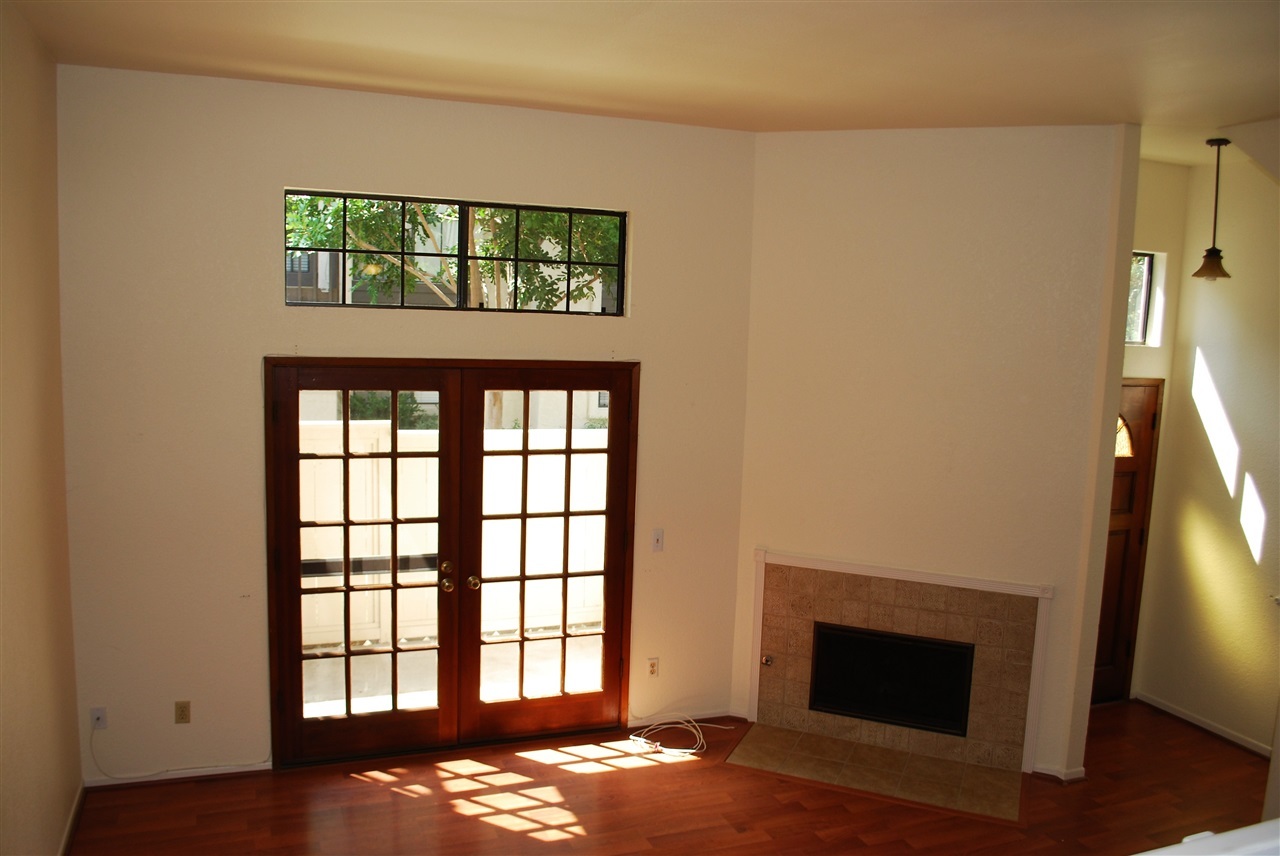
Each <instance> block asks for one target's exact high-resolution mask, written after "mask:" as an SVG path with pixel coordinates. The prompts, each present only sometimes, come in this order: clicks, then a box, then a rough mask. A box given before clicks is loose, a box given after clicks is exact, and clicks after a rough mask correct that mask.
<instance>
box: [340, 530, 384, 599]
mask: <svg viewBox="0 0 1280 856" xmlns="http://www.w3.org/2000/svg"><path fill="white" fill-rule="evenodd" d="M350 532H351V585H353V586H372V585H389V584H390V583H391V526H390V524H387V523H381V524H377V525H373V526H352V527H350Z"/></svg>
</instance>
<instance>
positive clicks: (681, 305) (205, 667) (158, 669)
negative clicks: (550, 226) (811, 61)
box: [59, 67, 752, 780]
mask: <svg viewBox="0 0 1280 856" xmlns="http://www.w3.org/2000/svg"><path fill="white" fill-rule="evenodd" d="M59 86H60V92H59V105H60V115H59V120H60V123H61V127H60V158H61V162H60V182H61V185H60V186H61V191H60V193H61V205H62V208H61V211H62V220H61V224H62V225H61V228H62V263H63V270H62V289H63V332H64V339H63V341H64V360H65V389H66V401H67V449H68V453H67V454H68V480H69V495H70V519H71V530H72V537H71V559H72V580H73V589H74V597H75V606H76V638H77V645H76V655H77V665H78V669H79V674H80V681H79V690H80V707H81V708H82V709H83V708H87V707H89V706H91V705H104V706H106V707H108V709H109V716H110V722H111V725H110V728H109V729H108V730H107V731H105V732H100V733H99V740H98V743H97V749H98V758H99V759H101V761H102V765H103V768H105V769H104V770H100V769H98V768H97V767H96V766H95V764H94V762H93V759H92V758H90V757H89V756H88V755H85V757H84V769H85V775H86V778H88V779H89V780H98V779H101V777H102V776H103V774H104V772H106V773H111V774H114V775H121V774H138V773H154V772H159V771H163V770H167V769H173V768H179V767H189V766H194V765H218V766H234V765H239V764H255V763H259V762H262V761H264V760H265V759H266V758H267V755H268V749H269V711H268V697H267V689H268V671H267V622H266V603H265V599H264V598H265V592H266V587H265V578H266V568H265V559H264V552H265V550H264V539H265V535H264V511H263V501H264V499H263V493H264V487H263V451H262V434H263V428H262V424H263V416H262V393H261V382H260V372H261V360H262V357H263V355H264V354H295V353H296V354H307V355H353V356H355V355H358V356H375V357H410V356H413V357H494V358H554V359H588V360H611V359H618V360H622V359H637V360H640V361H641V362H642V364H643V369H642V373H641V410H640V413H641V424H640V438H641V439H640V450H639V456H640V457H639V473H638V497H637V513H636V529H637V532H638V533H639V535H640V540H641V543H644V541H645V540H646V539H647V535H646V534H645V533H647V532H649V531H650V530H651V529H653V528H655V527H663V528H665V530H666V550H665V551H664V552H662V553H658V554H655V553H651V552H649V551H648V550H646V549H644V548H640V549H639V550H638V551H637V558H636V567H635V586H634V613H633V614H634V622H633V624H634V627H633V634H632V653H633V655H634V656H636V657H640V658H644V657H653V656H657V657H660V658H661V662H662V668H661V675H660V677H658V678H648V677H647V676H645V675H644V674H643V670H635V671H634V672H633V679H632V687H631V710H630V715H631V716H632V718H634V719H638V718H647V717H651V716H655V715H658V714H663V713H676V712H683V713H689V714H705V713H714V712H723V711H724V709H725V707H726V700H727V698H728V695H729V680H730V679H729V672H730V668H729V657H730V653H731V652H730V644H729V640H730V639H731V636H732V628H733V598H732V594H731V593H732V591H733V587H734V581H735V576H734V555H735V549H736V543H737V515H738V504H739V499H738V498H739V480H740V477H741V461H742V423H743V406H744V403H743V402H744V394H745V374H744V371H743V365H744V363H745V359H746V311H747V300H746V295H747V286H748V277H749V262H748V247H749V240H750V225H751V224H750V207H751V163H752V161H751V158H752V138H751V137H750V135H747V134H742V133H734V132H721V131H710V130H701V129H690V128H683V127H679V126H673V125H659V124H645V123H637V122H626V121H618V120H610V119H600V118H590V117H579V116H569V115H559V114H553V113H547V112H537V111H525V110H515V109H503V108H493V107H484V106H476V105H467V104H456V103H441V102H431V101H425V100H415V99H409V98H399V97H391V96H379V95H369V94H358V93H350V92H340V91H333V90H323V89H315V88H297V87H288V86H280V85H271V84H258V83H245V82H235V81H225V80H213V79H204V78H195V77H178V76H165V75H155V74H143V73H132V72H123V71H106V70H97V69H87V68H73V67H63V68H62V69H60V77H59ZM286 187H299V188H326V189H338V190H347V191H357V192H366V191H367V192H387V193H401V194H409V195H424V196H443V197H459V198H464V199H476V200H482V201H512V202H523V203H544V204H551V205H576V206H587V207H602V208H617V209H625V210H627V211H629V212H630V215H631V227H632V228H631V234H630V286H631V299H630V301H629V303H630V306H629V314H628V317H626V318H621V319H613V318H555V317H543V316H539V317H528V316H513V315H481V314H474V313H468V314H461V315H455V314H444V313H433V312H408V311H402V312H384V311H376V310H355V309H352V310H334V309H327V308H305V307H292V308H291V307H286V306H284V305H283V299H282V296H283V295H282V290H281V284H280V259H281V247H282V242H283V228H282V218H281V212H282V190H283V189H284V188H286ZM177 699H190V700H191V702H192V707H193V722H192V724H191V725H189V726H182V727H176V726H174V725H173V724H172V710H173V702H174V701H175V700H177Z"/></svg>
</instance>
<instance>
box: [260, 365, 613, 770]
mask: <svg viewBox="0 0 1280 856" xmlns="http://www.w3.org/2000/svg"><path fill="white" fill-rule="evenodd" d="M637 374H638V366H636V365H634V364H617V363H607V364H600V363H590V364H583V363H493V362H489V363H468V362H457V361H454V362H441V361H431V362H422V361H418V362H413V361H379V360H347V361H343V360H328V359H326V360H308V359H285V358H268V359H267V360H266V375H267V377H266V379H267V384H266V387H267V399H268V400H267V405H268V406H267V448H268V467H267V472H268V518H269V523H268V542H269V543H268V549H269V562H270V581H269V582H270V594H271V605H270V614H271V648H272V658H271V660H272V743H273V753H274V757H275V761H276V764H277V765H279V766H287V765H291V764H298V763H307V762H313V761H322V760H336V759H340V758H348V757H357V756H362V755H376V754H388V753H401V752H410V751H416V750H423V749H428V748H435V747H440V746H448V745H453V744H457V743H467V742H482V741H485V740H491V739H495V738H507V737H517V736H524V735H532V734H542V733H554V732H567V731H580V730H587V729H591V728H600V727H610V726H616V725H617V724H618V723H619V722H620V721H621V717H622V716H623V711H624V710H625V702H626V699H625V687H626V675H627V664H626V654H627V645H626V640H627V636H628V604H629V586H630V551H629V549H628V546H627V545H628V544H629V543H630V542H631V529H632V525H633V524H632V520H633V506H634V499H633V497H634V491H633V481H634V477H633V473H634V449H635V424H636V421H635V418H634V416H635V412H634V411H635V393H636V379H637Z"/></svg>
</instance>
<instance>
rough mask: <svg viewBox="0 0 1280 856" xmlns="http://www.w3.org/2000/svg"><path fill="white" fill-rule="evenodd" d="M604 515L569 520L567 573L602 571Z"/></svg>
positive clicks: (589, 515)
mask: <svg viewBox="0 0 1280 856" xmlns="http://www.w3.org/2000/svg"><path fill="white" fill-rule="evenodd" d="M604 519H605V518H604V515H603V514H588V515H584V516H581V517H578V516H574V517H570V518H569V573H571V574H573V573H581V572H583V571H603V570H604Z"/></svg>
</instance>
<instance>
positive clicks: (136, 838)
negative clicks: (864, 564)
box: [70, 702, 1267, 854]
mask: <svg viewBox="0 0 1280 856" xmlns="http://www.w3.org/2000/svg"><path fill="white" fill-rule="evenodd" d="M719 721H721V722H725V723H728V724H734V725H736V726H737V727H736V728H735V729H734V730H733V731H720V730H715V729H707V730H706V737H707V741H708V747H707V749H706V751H704V752H703V753H701V757H699V758H695V759H681V758H679V757H672V756H666V755H656V754H653V753H646V752H644V751H643V750H641V749H640V748H639V747H636V746H635V745H634V744H632V743H631V741H629V740H627V739H626V737H625V733H621V732H619V733H613V734H608V735H592V736H591V737H578V738H571V739H560V740H545V741H541V742H539V743H534V744H528V743H526V744H519V745H507V746H499V747H486V748H480V749H475V748H473V749H471V750H467V751H463V750H458V751H451V752H448V753H440V754H434V755H418V756H412V757H401V758H395V759H381V760H379V761H365V762H363V763H360V762H354V763H348V764H340V765H330V766H325V767H312V768H307V769H301V770H290V771H284V772H264V773H250V774H243V775H234V776H220V777H211V778H206V779H195V780H187V781H180V782H160V783H148V784H141V785H132V786H123V787H109V788H94V789H92V790H90V791H89V793H87V794H86V796H85V800H84V805H83V809H82V811H81V816H80V822H79V826H78V828H77V830H76V833H75V836H74V838H73V840H72V843H71V848H70V852H71V853H72V854H152V853H158V854H178V853H218V854H233V853H234V854H238V853H280V854H285V853H321V854H355V853H359V854H365V853H368V854H375V853H377V854H381V853H415V854H418V853H421V854H427V853H478V854H513V853H543V852H569V853H592V854H597V853H598V854H625V853H709V852H714V851H720V852H726V853H779V852H804V853H851V852H866V853H894V854H900V853H947V854H952V853H1086V852H1087V853H1116V854H1120V853H1135V852H1138V851H1141V850H1146V849H1150V848H1153V847H1158V846H1162V845H1166V844H1173V843H1175V842H1177V841H1180V840H1181V839H1182V838H1183V837H1184V836H1186V835H1190V834H1192V833H1195V832H1201V831H1205V830H1212V831H1218V832H1221V831H1225V830H1227V829H1233V828H1236V827H1240V826H1246V825H1248V824H1252V823H1256V822H1257V821H1258V820H1259V818H1260V816H1261V811H1262V795H1263V789H1264V787H1265V781H1266V773H1267V762H1266V760H1265V759H1263V758H1260V757H1258V756H1256V755H1254V754H1252V753H1250V752H1248V751H1246V750H1244V749H1241V748H1239V747H1238V746H1235V745H1234V744H1231V743H1228V742H1226V741H1224V740H1222V739H1220V738H1218V737H1216V736H1214V735H1211V734H1209V733H1207V732H1205V731H1203V730H1201V729H1199V728H1197V727H1195V726H1192V725H1189V724H1187V723H1185V722H1183V721H1182V720H1179V719H1176V718H1175V717H1172V716H1170V715H1168V714H1165V713H1163V712H1161V711H1158V710H1156V709H1154V708H1151V707H1148V706H1146V705H1143V704H1141V703H1137V702H1128V703H1119V704H1112V705H1105V706H1102V707H1098V708H1095V709H1094V711H1093V715H1092V721H1091V723H1090V729H1089V739H1088V745H1087V750H1086V757H1085V766H1086V769H1087V770H1088V774H1089V779H1088V780H1087V781H1085V782H1081V783H1077V784H1072V785H1062V784H1060V783H1058V782H1056V781H1053V780H1049V779H1044V778H1040V777H1032V776H1025V777H1024V778H1023V794H1022V816H1021V818H1020V820H1019V821H1017V822H1007V821H999V820H992V819H989V818H978V817H974V816H969V815H961V814H956V813H953V812H947V811H945V810H940V809H933V808H928V807H924V806H919V805H913V804H908V803H903V802H895V801H893V800H890V799H888V798H884V797H874V796H869V795H866V794H863V793H859V792H856V791H851V790H846V789H842V788H838V787H835V786H831V785H824V784H819V783H816V782H807V781H801V780H796V779H790V778H787V777H784V776H780V775H776V774H772V773H767V772H763V771H760V770H752V769H748V768H746V767H740V766H736V765H732V764H726V763H724V759H725V758H726V757H727V756H728V754H729V752H730V751H731V750H732V748H733V746H734V745H735V743H736V741H737V739H738V738H739V737H740V736H741V734H742V732H743V730H744V729H745V723H742V722H741V721H732V720H719ZM658 739H660V740H663V742H664V743H668V744H669V745H672V746H680V745H687V744H685V743H684V742H683V741H684V740H685V739H686V735H684V734H683V733H680V732H667V733H665V734H663V735H660V736H659V738H658Z"/></svg>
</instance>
